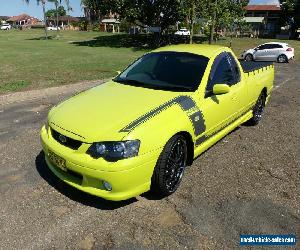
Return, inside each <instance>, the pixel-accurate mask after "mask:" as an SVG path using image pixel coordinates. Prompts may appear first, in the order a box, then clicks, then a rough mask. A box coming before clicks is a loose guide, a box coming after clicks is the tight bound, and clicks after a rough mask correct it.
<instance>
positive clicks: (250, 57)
mask: <svg viewBox="0 0 300 250" xmlns="http://www.w3.org/2000/svg"><path fill="white" fill-rule="evenodd" d="M245 61H247V62H250V61H253V56H252V55H251V54H247V55H246V56H245Z"/></svg>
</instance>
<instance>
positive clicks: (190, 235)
mask: <svg viewBox="0 0 300 250" xmlns="http://www.w3.org/2000/svg"><path fill="white" fill-rule="evenodd" d="M275 70H276V77H275V78H276V79H275V88H274V92H273V94H272V97H271V101H270V103H269V105H268V106H267V107H266V110H265V114H264V117H263V120H262V122H261V123H260V124H259V125H258V126H255V127H251V126H246V125H242V126H240V127H239V128H238V129H236V130H235V131H233V132H232V133H230V134H229V135H227V136H226V137H225V138H224V139H222V140H221V141H220V142H218V143H217V144H216V145H214V146H213V147H212V148H210V149H209V150H207V151H206V152H205V153H204V154H202V155H201V156H200V157H198V158H197V159H196V160H195V161H194V163H193V165H192V166H190V167H188V168H187V169H186V172H185V175H184V178H183V181H182V184H181V186H180V188H179V189H178V190H177V192H176V193H175V194H173V195H171V196H169V197H168V198H164V199H159V198H157V197H155V196H153V195H152V194H150V193H146V194H143V195H141V196H139V197H136V198H134V199H131V200H128V201H124V202H110V201H106V200H103V199H101V198H98V197H94V196H91V195H88V194H85V193H82V192H80V191H77V190H76V189H74V188H72V187H69V186H68V185H66V184H64V183H63V182H62V181H60V180H58V179H57V178H56V177H55V176H54V175H53V174H52V173H51V172H50V171H49V170H48V168H47V167H46V164H45V161H44V158H43V153H42V151H41V144H40V139H39V130H40V128H41V126H42V125H43V123H44V122H45V120H46V117H47V113H48V111H49V109H50V108H51V107H52V106H54V105H56V104H57V103H58V102H60V101H62V100H63V99H66V98H68V97H70V96H72V95H74V93H77V92H78V91H81V90H82V89H85V88H89V87H91V86H94V85H96V84H100V82H99V83H95V82H94V83H92V84H79V85H72V86H64V87H58V88H54V89H48V90H36V91H29V92H23V93H17V94H10V95H6V96H0V193H1V196H0V215H1V219H0V249H236V248H240V247H239V235H240V234H296V235H297V236H298V237H299V236H300V119H299V117H300V62H299V61H292V62H290V63H289V64H277V63H275ZM299 240H300V239H299V238H298V242H299ZM298 247H300V245H299V244H298ZM248 249H250V248H248ZM255 249H260V248H255ZM267 249H270V248H267ZM276 249H281V248H280V247H279V248H276ZM282 249H285V248H282Z"/></svg>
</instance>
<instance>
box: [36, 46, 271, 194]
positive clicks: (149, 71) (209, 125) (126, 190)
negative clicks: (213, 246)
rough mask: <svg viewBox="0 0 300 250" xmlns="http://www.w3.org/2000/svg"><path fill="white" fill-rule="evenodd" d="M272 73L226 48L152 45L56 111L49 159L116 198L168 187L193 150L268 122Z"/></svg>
mask: <svg viewBox="0 0 300 250" xmlns="http://www.w3.org/2000/svg"><path fill="white" fill-rule="evenodd" d="M273 80H274V67H273V65H272V64H271V63H259V62H241V64H240V62H239V61H238V60H237V58H236V56H235V55H234V54H233V53H232V51H231V50H230V49H229V48H226V47H221V46H213V45H175V46H168V47H164V48H160V49H157V50H154V51H152V52H150V53H147V54H145V55H144V56H142V57H141V58H139V59H138V60H136V61H135V62H133V63H132V64H131V65H130V66H129V67H128V68H126V69H125V70H124V71H123V72H122V73H120V74H119V75H118V76H117V77H115V78H114V79H113V80H111V81H108V82H106V83H104V84H101V85H99V86H97V87H94V88H92V89H89V90H87V91H85V92H82V93H80V94H78V95H76V96H73V97H72V98H70V99H69V100H66V101H64V102H62V103H61V104H59V105H57V106H56V107H54V108H53V109H52V110H51V111H50V112H49V115H48V120H47V123H46V125H45V126H43V128H42V130H41V141H42V146H43V150H44V152H45V159H46V163H47V165H48V167H49V168H50V169H51V171H52V172H53V173H54V174H55V175H56V176H57V177H59V178H60V179H61V180H63V181H64V182H66V183H67V184H69V185H71V186H73V187H75V188H77V189H79V190H82V191H84V192H87V193H90V194H93V195H96V196H99V197H103V198H105V199H108V200H125V199H128V198H131V197H136V196H138V195H140V194H142V193H144V192H146V191H149V190H151V191H153V192H156V193H157V194H158V195H159V196H160V197H164V196H167V195H170V194H172V193H173V192H175V191H176V189H177V188H178V187H179V185H180V182H181V180H182V177H183V174H184V171H185V168H186V166H188V165H191V164H192V162H193V159H194V158H195V157H197V156H198V155H200V154H201V153H202V152H203V151H205V150H206V149H208V148H209V147H211V146H212V145H213V144H214V143H216V142H217V141H218V140H220V139H221V138H222V137H224V136H225V135H226V134H228V133H229V132H230V131H232V130H233V129H234V128H236V127H237V126H239V125H240V124H242V123H245V122H248V123H249V124H253V125H255V124H257V123H258V122H259V121H260V120H261V118H262V114H263V111H264V108H265V105H266V104H267V103H268V101H269V99H270V93H271V92H272V89H273Z"/></svg>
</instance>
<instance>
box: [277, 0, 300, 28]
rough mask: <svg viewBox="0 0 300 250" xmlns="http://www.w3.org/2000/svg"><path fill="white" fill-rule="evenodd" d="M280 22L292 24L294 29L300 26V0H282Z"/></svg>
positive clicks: (283, 24)
mask: <svg viewBox="0 0 300 250" xmlns="http://www.w3.org/2000/svg"><path fill="white" fill-rule="evenodd" d="M280 2H281V16H280V23H281V25H282V26H285V25H290V27H291V29H292V31H295V30H296V29H297V28H300V15H299V13H300V0H281V1H280Z"/></svg>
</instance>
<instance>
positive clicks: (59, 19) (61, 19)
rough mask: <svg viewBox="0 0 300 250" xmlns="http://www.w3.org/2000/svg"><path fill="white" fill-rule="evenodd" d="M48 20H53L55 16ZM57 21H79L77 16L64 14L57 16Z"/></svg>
mask: <svg viewBox="0 0 300 250" xmlns="http://www.w3.org/2000/svg"><path fill="white" fill-rule="evenodd" d="M48 20H50V21H55V20H56V17H52V18H48ZM58 21H61V22H71V23H75V22H79V21H80V19H79V18H77V17H73V16H69V15H65V16H59V17H58Z"/></svg>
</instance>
